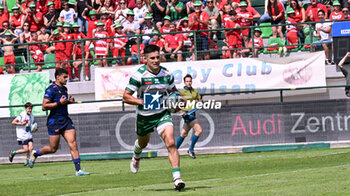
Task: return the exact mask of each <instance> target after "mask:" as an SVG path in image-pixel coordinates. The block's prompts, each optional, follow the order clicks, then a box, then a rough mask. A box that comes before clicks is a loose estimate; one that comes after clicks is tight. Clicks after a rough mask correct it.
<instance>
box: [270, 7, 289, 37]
mask: <svg viewBox="0 0 350 196" xmlns="http://www.w3.org/2000/svg"><path fill="white" fill-rule="evenodd" d="M267 11H268V14H269V16H270V18H271V24H272V25H278V24H283V23H284V22H285V19H284V17H285V14H284V8H283V5H282V3H280V2H279V1H278V0H269V1H268V3H267ZM277 33H278V35H279V36H280V38H281V39H282V38H284V36H283V33H282V26H278V27H276V26H273V27H272V37H277Z"/></svg>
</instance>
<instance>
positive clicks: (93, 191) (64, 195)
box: [60, 178, 223, 196]
mask: <svg viewBox="0 0 350 196" xmlns="http://www.w3.org/2000/svg"><path fill="white" fill-rule="evenodd" d="M219 180H223V179H222V178H214V179H205V180H196V181H186V183H190V184H198V183H203V182H213V181H219ZM169 184H172V183H163V184H148V185H142V186H137V187H134V188H141V189H142V188H152V187H157V188H159V187H160V186H165V185H166V186H168V185H169ZM130 188H132V187H115V188H106V189H96V190H92V191H81V192H77V193H68V194H63V195H60V196H68V195H81V194H89V193H98V192H101V191H115V190H120V189H130Z"/></svg>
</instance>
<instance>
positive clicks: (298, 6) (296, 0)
mask: <svg viewBox="0 0 350 196" xmlns="http://www.w3.org/2000/svg"><path fill="white" fill-rule="evenodd" d="M292 1H295V3H297V10H299V11H300V9H301V7H300V5H299V2H298V0H290V2H292ZM290 7H292V6H290Z"/></svg>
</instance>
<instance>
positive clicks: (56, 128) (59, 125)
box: [29, 68, 89, 176]
mask: <svg viewBox="0 0 350 196" xmlns="http://www.w3.org/2000/svg"><path fill="white" fill-rule="evenodd" d="M55 78H56V81H55V82H54V83H52V84H51V85H50V86H49V87H48V88H47V89H46V91H45V95H44V100H43V104H42V109H43V110H44V111H46V110H50V114H49V116H48V118H47V128H48V133H49V141H50V145H48V146H44V147H42V148H40V149H38V150H33V151H32V153H31V156H30V159H29V166H30V167H31V168H32V167H34V162H35V160H36V158H37V157H38V156H41V155H44V154H49V153H55V152H56V151H57V149H58V146H59V144H60V135H62V136H63V138H64V139H65V140H66V141H67V143H68V146H69V148H70V153H71V155H72V159H73V162H74V165H75V170H76V172H75V175H76V176H83V175H89V173H88V172H84V171H82V170H80V158H79V151H78V146H77V142H76V131H75V127H74V125H73V122H72V120H71V119H70V118H69V116H68V104H70V103H73V102H74V98H73V97H72V96H69V97H68V93H67V88H66V87H65V85H66V84H67V80H68V72H67V70H66V69H62V68H58V69H57V70H56V72H55Z"/></svg>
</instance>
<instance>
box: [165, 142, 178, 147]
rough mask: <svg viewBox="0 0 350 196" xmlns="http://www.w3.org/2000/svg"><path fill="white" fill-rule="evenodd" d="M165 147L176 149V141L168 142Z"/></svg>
mask: <svg viewBox="0 0 350 196" xmlns="http://www.w3.org/2000/svg"><path fill="white" fill-rule="evenodd" d="M165 146H166V148H167V149H171V148H176V145H175V141H174V140H171V141H167V142H166V144H165Z"/></svg>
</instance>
